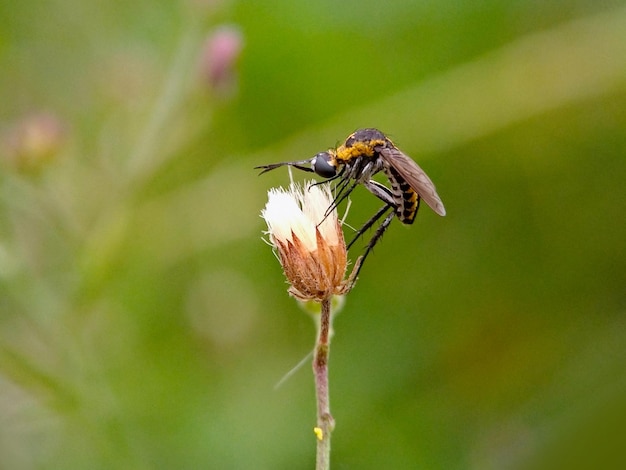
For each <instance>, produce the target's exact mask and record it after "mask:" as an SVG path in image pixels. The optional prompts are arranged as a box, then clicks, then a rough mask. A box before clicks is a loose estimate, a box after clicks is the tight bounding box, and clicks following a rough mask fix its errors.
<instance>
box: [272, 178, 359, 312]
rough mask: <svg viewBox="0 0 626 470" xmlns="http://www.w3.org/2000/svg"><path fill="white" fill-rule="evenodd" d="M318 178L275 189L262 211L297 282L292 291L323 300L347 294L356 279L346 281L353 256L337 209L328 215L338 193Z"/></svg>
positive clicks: (292, 281)
mask: <svg viewBox="0 0 626 470" xmlns="http://www.w3.org/2000/svg"><path fill="white" fill-rule="evenodd" d="M313 183H314V182H309V183H307V184H306V185H305V187H304V190H302V188H300V186H297V185H295V184H292V185H291V186H290V187H289V189H284V188H273V189H270V191H269V192H268V201H267V204H266V205H265V209H263V211H262V212H261V215H262V217H263V218H264V219H265V221H266V222H267V227H268V234H269V237H270V241H271V243H272V245H273V246H274V247H276V252H277V253H278V259H279V261H280V264H281V265H282V267H283V270H284V272H285V276H286V277H287V280H288V282H289V284H291V286H290V287H289V293H290V294H291V295H293V296H294V297H295V298H297V299H299V300H316V301H320V302H321V301H322V300H328V299H330V298H331V297H332V296H333V295H335V294H338V295H340V294H345V293H346V292H347V291H348V290H349V287H348V286H349V285H351V284H350V283H347V282H346V281H344V276H345V274H346V266H347V260H348V256H347V251H346V243H345V241H344V238H343V232H342V230H341V224H340V223H339V220H338V217H337V211H336V210H333V211H332V212H331V213H330V214H328V216H326V211H327V209H328V208H329V207H330V206H331V205H332V203H333V197H332V194H331V193H330V189H329V188H328V185H314V184H313Z"/></svg>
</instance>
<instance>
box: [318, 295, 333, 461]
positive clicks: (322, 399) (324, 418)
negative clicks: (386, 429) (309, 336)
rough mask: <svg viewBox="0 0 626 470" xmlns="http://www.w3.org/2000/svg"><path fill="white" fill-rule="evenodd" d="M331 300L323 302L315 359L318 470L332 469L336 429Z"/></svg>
mask: <svg viewBox="0 0 626 470" xmlns="http://www.w3.org/2000/svg"><path fill="white" fill-rule="evenodd" d="M330 321H331V318H330V299H327V300H323V301H322V312H321V315H320V323H319V332H318V335H317V344H316V346H315V357H314V358H313V373H314V375H315V391H316V395H317V427H316V432H315V434H316V435H317V459H316V465H315V469H316V470H328V469H329V468H330V434H331V432H332V430H333V428H334V427H335V420H334V419H333V417H332V415H331V414H330V401H329V395H328V355H329V352H330Z"/></svg>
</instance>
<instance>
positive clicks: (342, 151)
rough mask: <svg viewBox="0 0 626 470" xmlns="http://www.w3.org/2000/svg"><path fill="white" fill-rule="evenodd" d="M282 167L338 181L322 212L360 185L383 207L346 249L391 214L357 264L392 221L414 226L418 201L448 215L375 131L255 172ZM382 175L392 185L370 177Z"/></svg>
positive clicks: (431, 189) (420, 176)
mask: <svg viewBox="0 0 626 470" xmlns="http://www.w3.org/2000/svg"><path fill="white" fill-rule="evenodd" d="M281 166H292V167H294V168H297V169H299V170H303V171H308V172H312V173H316V174H317V175H319V176H321V177H323V178H326V181H324V182H330V181H333V180H337V183H336V186H335V199H334V201H333V203H332V205H331V206H330V207H329V208H328V210H327V211H326V214H327V215H328V214H330V212H331V211H333V210H334V209H335V208H336V207H337V206H338V205H339V204H340V203H341V202H342V201H343V200H344V199H346V198H347V197H348V196H349V195H350V193H351V192H352V191H353V190H354V188H356V186H357V185H359V184H361V185H363V186H365V187H366V188H367V189H368V190H369V191H370V192H371V193H372V194H374V196H376V197H377V198H379V199H380V200H382V201H383V202H384V203H385V205H384V206H383V207H382V208H380V209H379V210H378V212H376V214H374V215H373V216H372V217H371V218H370V219H369V220H368V221H367V222H366V223H365V224H364V225H363V226H362V227H361V228H360V229H359V230H358V231H357V232H356V235H355V236H354V238H353V239H352V241H351V242H350V243H349V244H348V248H350V247H351V246H352V245H353V244H354V242H355V241H356V240H357V239H358V238H359V237H361V236H362V235H363V234H364V233H365V232H366V231H367V230H368V229H369V228H370V227H372V225H374V224H375V223H376V222H377V221H378V220H380V218H381V217H383V216H384V215H385V214H386V213H387V212H389V213H388V214H387V216H386V217H385V218H384V219H383V221H382V222H381V224H380V225H379V226H378V228H377V229H376V232H374V235H373V236H372V238H371V239H370V241H369V243H368V244H367V246H366V248H365V251H364V253H363V255H362V256H361V264H362V263H363V261H364V260H365V258H366V257H367V255H368V254H369V252H370V251H371V250H372V249H373V248H374V245H376V243H377V242H378V240H380V238H381V237H382V236H383V234H384V233H385V230H387V228H388V227H389V225H390V224H391V222H392V220H393V219H394V217H397V218H398V219H400V222H402V223H403V224H407V225H410V224H412V223H413V221H414V220H415V216H416V215H417V211H418V210H419V206H420V202H421V201H422V200H424V202H425V203H426V204H427V205H428V206H429V207H430V208H431V209H432V210H433V211H435V213H436V214H439V215H440V216H445V215H446V209H445V208H444V206H443V203H442V202H441V199H440V198H439V195H438V194H437V190H436V189H435V185H434V184H433V182H432V181H431V180H430V178H429V177H428V176H427V175H426V173H424V170H422V169H421V168H420V167H419V166H418V165H417V163H415V162H414V161H413V160H412V159H411V158H409V157H408V156H407V155H405V154H404V153H403V152H402V151H401V150H399V149H398V148H397V147H396V146H395V144H394V143H393V142H392V141H391V140H390V139H389V138H388V137H387V136H386V135H385V134H383V133H382V132H381V131H379V130H378V129H371V128H370V129H359V130H357V131H356V132H354V133H352V134H350V135H349V136H348V138H347V139H346V141H345V142H344V143H343V144H342V145H340V146H339V147H337V148H336V149H329V150H327V151H325V152H320V153H318V154H317V155H315V156H314V157H313V158H310V159H307V160H300V161H295V162H281V163H272V164H269V165H262V166H258V167H256V168H257V169H261V170H263V171H261V173H260V174H263V173H265V172H267V171H271V170H274V169H276V168H278V167H281ZM380 171H382V172H383V173H384V174H385V176H386V177H387V179H388V180H389V183H390V187H387V186H385V185H384V184H382V183H379V182H378V181H375V180H373V179H372V177H373V176H374V175H375V174H376V173H379V172H380ZM324 182H323V183H324ZM318 184H320V183H318Z"/></svg>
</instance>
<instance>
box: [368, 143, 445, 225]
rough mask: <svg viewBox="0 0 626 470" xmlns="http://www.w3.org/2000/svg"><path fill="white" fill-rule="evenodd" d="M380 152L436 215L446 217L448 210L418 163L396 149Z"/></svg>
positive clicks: (389, 148) (391, 148) (383, 149)
mask: <svg viewBox="0 0 626 470" xmlns="http://www.w3.org/2000/svg"><path fill="white" fill-rule="evenodd" d="M379 152H380V156H381V157H382V158H383V160H385V161H386V162H387V163H388V164H389V165H390V166H392V167H393V168H395V170H396V171H397V172H398V173H399V174H400V176H402V178H404V179H405V180H406V182H407V183H409V185H410V186H411V187H412V188H413V189H414V190H415V192H417V194H418V195H419V197H421V198H422V199H423V200H424V202H425V203H426V204H428V206H429V207H430V208H431V209H432V210H433V211H435V213H437V214H439V215H441V216H444V215H446V208H445V207H444V206H443V202H441V199H440V198H439V195H438V194H437V190H436V189H435V185H434V184H433V182H432V181H431V180H430V178H429V177H428V175H427V174H426V173H424V170H422V169H421V168H420V167H419V166H418V164H417V163H415V162H414V161H413V160H412V159H411V158H409V157H407V156H406V155H405V154H404V153H402V152H401V151H400V150H398V149H397V148H395V147H384V148H382V149H380V151H379Z"/></svg>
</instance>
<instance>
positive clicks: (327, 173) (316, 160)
mask: <svg viewBox="0 0 626 470" xmlns="http://www.w3.org/2000/svg"><path fill="white" fill-rule="evenodd" d="M333 163H334V159H333V157H332V156H331V155H330V153H328V152H321V153H318V154H317V155H315V157H313V165H312V166H313V171H314V172H315V173H317V174H318V175H320V176H321V177H322V178H332V177H333V176H335V175H336V174H337V167H335V165H334V164H333Z"/></svg>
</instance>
